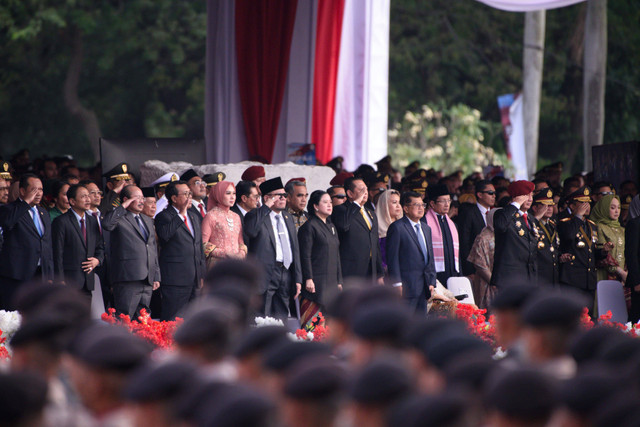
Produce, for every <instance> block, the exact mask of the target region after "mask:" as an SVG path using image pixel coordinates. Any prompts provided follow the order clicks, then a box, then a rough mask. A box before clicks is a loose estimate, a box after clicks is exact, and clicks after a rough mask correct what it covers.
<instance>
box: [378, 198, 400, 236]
mask: <svg viewBox="0 0 640 427" xmlns="http://www.w3.org/2000/svg"><path fill="white" fill-rule="evenodd" d="M392 195H396V196H398V197H400V194H399V193H398V192H397V191H395V190H387V191H385V192H384V193H382V194H381V195H380V197H379V198H378V204H376V217H378V237H380V238H381V239H382V238H383V237H387V230H388V229H389V226H390V225H391V223H392V222H393V221H395V219H393V218H391V214H390V213H389V197H391V196H392Z"/></svg>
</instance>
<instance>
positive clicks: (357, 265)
mask: <svg viewBox="0 0 640 427" xmlns="http://www.w3.org/2000/svg"><path fill="white" fill-rule="evenodd" d="M344 189H345V192H346V193H347V198H348V201H347V202H345V203H343V204H341V205H339V206H336V207H335V209H334V210H333V213H332V214H331V220H332V221H333V224H334V225H335V226H336V229H337V230H338V237H339V238H340V263H341V265H342V276H343V277H344V278H345V279H347V278H348V277H352V276H353V277H360V278H368V279H371V280H372V281H377V283H379V284H382V283H383V270H382V258H381V256H380V246H379V241H378V240H379V239H378V218H377V217H376V215H374V213H373V211H372V210H370V209H367V208H365V206H364V205H365V203H366V201H367V195H368V193H367V186H366V185H365V183H364V181H363V180H362V179H360V178H347V179H346V180H345V182H344Z"/></svg>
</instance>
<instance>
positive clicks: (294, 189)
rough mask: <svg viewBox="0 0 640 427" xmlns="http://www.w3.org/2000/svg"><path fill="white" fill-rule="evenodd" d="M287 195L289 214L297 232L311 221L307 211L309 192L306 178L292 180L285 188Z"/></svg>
mask: <svg viewBox="0 0 640 427" xmlns="http://www.w3.org/2000/svg"><path fill="white" fill-rule="evenodd" d="M284 191H286V193H287V212H289V213H290V214H291V217H292V218H293V223H294V224H295V226H296V232H297V231H298V230H299V229H300V227H302V225H303V224H304V223H305V222H307V220H308V219H309V214H308V213H307V212H306V211H305V208H306V207H307V200H308V199H309V192H308V191H307V180H306V179H304V178H292V179H290V180H289V181H287V184H286V185H285V186H284Z"/></svg>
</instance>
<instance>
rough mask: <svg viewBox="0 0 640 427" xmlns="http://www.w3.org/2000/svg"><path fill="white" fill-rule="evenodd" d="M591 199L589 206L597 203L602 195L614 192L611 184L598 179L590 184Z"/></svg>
mask: <svg viewBox="0 0 640 427" xmlns="http://www.w3.org/2000/svg"><path fill="white" fill-rule="evenodd" d="M591 190H592V192H591V200H593V203H592V205H591V206H593V205H595V204H596V203H598V201H599V200H600V199H602V198H603V197H604V196H608V195H610V194H615V191H613V187H612V186H611V184H609V183H608V182H604V181H599V182H596V183H594V184H593V185H592V186H591Z"/></svg>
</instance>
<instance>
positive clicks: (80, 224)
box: [52, 185, 104, 297]
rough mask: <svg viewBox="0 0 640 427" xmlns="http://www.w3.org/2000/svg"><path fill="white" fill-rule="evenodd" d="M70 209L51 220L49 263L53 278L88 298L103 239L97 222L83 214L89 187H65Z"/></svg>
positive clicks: (99, 263)
mask: <svg viewBox="0 0 640 427" xmlns="http://www.w3.org/2000/svg"><path fill="white" fill-rule="evenodd" d="M67 197H68V199H69V203H70V204H71V209H69V210H68V211H67V212H66V213H64V214H62V215H60V216H59V217H58V218H56V219H55V221H53V224H52V229H53V231H52V234H53V264H54V267H55V273H56V280H57V281H59V282H60V283H62V284H64V285H67V286H69V287H72V288H75V289H79V290H80V291H82V292H83V293H84V294H85V295H87V296H88V297H91V291H93V289H94V287H95V269H96V267H98V266H99V265H101V264H102V262H103V261H104V240H103V239H102V236H101V235H100V228H98V221H96V219H95V218H94V217H93V216H91V215H89V214H87V210H88V209H89V207H90V206H91V201H90V196H89V190H87V188H86V187H84V186H81V185H72V186H71V187H69V190H67Z"/></svg>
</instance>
